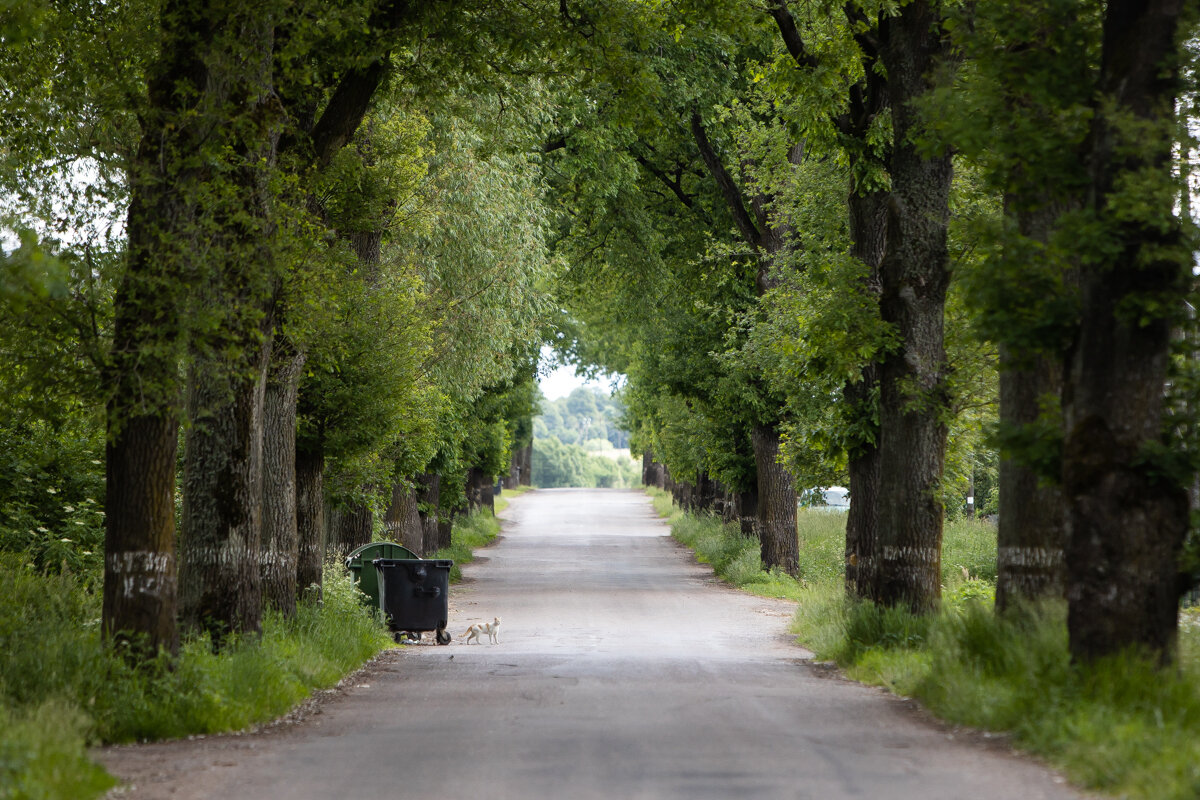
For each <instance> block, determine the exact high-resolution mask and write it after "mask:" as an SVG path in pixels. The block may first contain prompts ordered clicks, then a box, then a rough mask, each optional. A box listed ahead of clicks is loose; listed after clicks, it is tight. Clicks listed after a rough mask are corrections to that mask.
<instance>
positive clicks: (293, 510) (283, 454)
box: [261, 336, 304, 617]
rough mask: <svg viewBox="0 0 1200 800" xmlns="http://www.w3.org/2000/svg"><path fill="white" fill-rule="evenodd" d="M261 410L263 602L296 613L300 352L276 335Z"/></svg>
mask: <svg viewBox="0 0 1200 800" xmlns="http://www.w3.org/2000/svg"><path fill="white" fill-rule="evenodd" d="M273 355H274V357H273V358H272V360H271V370H270V374H269V375H268V377H267V389H266V400H265V405H264V413H263V530H262V556H261V575H262V592H263V602H265V603H266V604H267V605H269V606H271V607H273V608H276V609H278V610H280V611H281V612H283V615H284V616H285V617H291V616H294V615H295V613H296V578H297V565H298V563H299V558H300V539H299V533H298V529H297V507H296V398H297V394H298V392H299V389H300V373H301V370H302V369H303V367H304V354H302V353H297V352H296V351H295V350H294V349H290V348H289V347H288V345H287V342H286V341H284V340H283V339H282V337H280V336H276V342H275V350H274V353H273Z"/></svg>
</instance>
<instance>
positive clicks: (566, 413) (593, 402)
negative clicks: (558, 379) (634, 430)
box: [533, 386, 629, 449]
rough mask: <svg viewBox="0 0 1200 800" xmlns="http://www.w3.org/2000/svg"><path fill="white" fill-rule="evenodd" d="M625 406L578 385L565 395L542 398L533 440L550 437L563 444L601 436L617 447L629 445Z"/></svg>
mask: <svg viewBox="0 0 1200 800" xmlns="http://www.w3.org/2000/svg"><path fill="white" fill-rule="evenodd" d="M624 415H625V405H624V404H623V403H622V402H621V401H620V400H619V399H617V398H616V397H615V396H613V395H612V394H611V393H606V392H603V391H601V390H599V389H595V388H592V387H587V386H580V387H579V388H577V389H575V390H573V391H572V392H571V394H569V395H567V396H566V397H560V398H558V399H557V400H547V399H544V398H543V400H542V404H541V413H540V414H539V415H538V416H536V417H534V419H533V436H534V439H546V438H549V437H551V436H553V437H554V438H556V439H558V440H559V441H560V442H562V443H563V444H578V445H584V446H585V449H596V448H594V447H592V448H588V447H586V443H587V442H588V441H589V440H596V439H604V440H607V441H608V442H609V443H610V444H611V446H612V447H615V448H617V449H621V448H627V447H629V432H628V431H626V430H625V428H624V424H625V423H624Z"/></svg>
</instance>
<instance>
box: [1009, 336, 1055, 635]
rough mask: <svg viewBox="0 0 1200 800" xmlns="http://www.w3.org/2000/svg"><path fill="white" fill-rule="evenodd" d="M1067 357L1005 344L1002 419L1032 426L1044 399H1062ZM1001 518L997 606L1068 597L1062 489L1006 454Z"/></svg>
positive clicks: (1010, 422)
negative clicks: (1014, 351) (1016, 350)
mask: <svg viewBox="0 0 1200 800" xmlns="http://www.w3.org/2000/svg"><path fill="white" fill-rule="evenodd" d="M1061 393H1062V362H1061V360H1059V359H1057V358H1052V357H1050V356H1047V355H1031V354H1027V355H1026V356H1025V357H1024V358H1021V359H1016V358H1014V357H1013V356H1012V355H1011V353H1010V351H1009V348H1007V347H1001V349H1000V423H1001V424H1002V425H1005V426H1018V425H1031V424H1034V423H1036V422H1037V420H1038V417H1039V416H1040V414H1041V410H1042V408H1041V403H1042V400H1043V399H1044V398H1051V399H1052V401H1053V402H1054V403H1055V404H1059V403H1061ZM999 490H1000V523H999V529H998V531H997V557H996V569H997V577H996V608H997V610H1000V611H1003V610H1005V609H1006V608H1009V607H1010V606H1012V605H1013V604H1014V603H1015V602H1017V601H1019V600H1037V599H1040V598H1044V597H1062V596H1063V595H1064V589H1065V578H1066V572H1065V570H1066V564H1065V563H1064V561H1063V551H1064V548H1065V544H1066V536H1065V534H1066V530H1065V527H1064V524H1063V523H1064V513H1063V496H1062V490H1061V488H1060V487H1059V486H1058V485H1057V484H1055V483H1051V482H1048V481H1046V480H1043V479H1041V478H1039V476H1038V475H1037V473H1036V472H1035V471H1034V470H1033V469H1032V468H1031V467H1029V466H1028V465H1026V464H1023V463H1021V462H1020V461H1017V460H1015V459H1013V458H1011V457H1007V456H1003V455H1002V456H1001V459H1000V475H999Z"/></svg>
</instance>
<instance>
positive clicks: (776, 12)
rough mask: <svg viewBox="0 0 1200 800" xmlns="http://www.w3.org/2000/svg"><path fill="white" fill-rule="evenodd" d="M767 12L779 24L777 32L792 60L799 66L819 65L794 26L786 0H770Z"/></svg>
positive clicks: (811, 67)
mask: <svg viewBox="0 0 1200 800" xmlns="http://www.w3.org/2000/svg"><path fill="white" fill-rule="evenodd" d="M767 12H768V13H770V15H771V16H772V17H773V18H774V19H775V24H776V25H778V26H779V33H780V35H782V36H783V43H784V45H785V46H786V47H787V49H788V52H789V53H791V55H792V60H794V61H795V62H796V64H798V65H799V66H801V67H808V68H809V69H816V68H817V67H819V66H820V65H821V62H820V61H819V60H817V58H816V57H814V56H813V55H812V54H811V53H809V52H808V48H807V47H805V46H804V39H803V38H802V37H801V36H800V31H799V29H798V28H797V27H796V20H795V19H793V18H792V12H791V11H788V7H787V0H772V2H771V5H770V6H769V7H768V8H767Z"/></svg>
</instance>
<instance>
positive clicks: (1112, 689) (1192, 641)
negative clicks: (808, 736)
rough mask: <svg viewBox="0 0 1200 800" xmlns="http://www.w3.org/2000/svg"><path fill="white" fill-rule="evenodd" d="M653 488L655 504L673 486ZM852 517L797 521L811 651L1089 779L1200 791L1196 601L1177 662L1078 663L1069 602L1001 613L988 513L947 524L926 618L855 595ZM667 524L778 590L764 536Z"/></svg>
mask: <svg viewBox="0 0 1200 800" xmlns="http://www.w3.org/2000/svg"><path fill="white" fill-rule="evenodd" d="M651 495H652V496H654V498H655V504H656V508H658V509H659V513H660V514H661V513H662V510H663V507H662V502H661V501H662V496H665V498H666V500H667V502H668V503H669V500H670V498H669V496H667V495H665V493H657V492H651ZM660 495H661V496H660ZM831 520H834V521H833V522H831ZM844 522H845V518H844V517H841V516H839V515H831V514H822V513H821V512H803V511H802V512H801V513H800V515H799V518H798V528H799V535H800V541H801V544H800V562H801V563H800V581H798V582H796V583H797V584H798V589H797V590H796V594H795V599H797V600H799V606H798V608H797V611H796V616H795V619H794V621H793V626H792V630H793V631H794V632H796V633H797V634H798V635H799V638H800V640H801V641H802V642H804V644H805V646H806V647H808V648H809V649H810V650H812V651H813V653H814V656H815V658H817V659H818V660H823V661H834V662H836V663H837V664H838V665H839V666H840V667H841V668H842V669H843V670H844V672H845V674H846V675H847V676H848V677H850V678H853V679H855V680H859V681H863V682H865V683H871V684H875V685H881V686H885V687H887V688H889V689H890V690H891V691H893V692H895V693H897V694H900V695H904V696H910V697H913V698H915V699H917V700H919V701H920V702H921V703H922V704H923V705H925V706H926V707H927V708H929V709H930V710H931V711H933V712H934V713H935V714H937V715H938V716H939V717H941V718H943V719H945V720H947V721H949V722H951V723H955V724H961V725H967V726H971V727H974V728H981V729H983V730H987V731H992V732H996V733H998V734H1002V735H1004V736H1006V737H1008V738H1009V740H1010V741H1011V742H1012V743H1013V744H1014V745H1015V746H1017V747H1019V748H1021V749H1023V750H1026V751H1028V752H1030V753H1033V754H1035V755H1037V756H1039V757H1041V758H1043V759H1044V760H1045V761H1046V762H1047V763H1049V764H1050V765H1052V766H1054V767H1056V768H1057V769H1060V770H1061V771H1062V772H1063V773H1064V774H1065V775H1066V776H1067V777H1068V778H1069V779H1070V780H1071V781H1072V782H1074V783H1076V784H1078V785H1080V786H1083V787H1086V788H1088V789H1090V790H1096V791H1100V792H1103V793H1106V794H1110V795H1113V796H1116V797H1122V798H1130V800H1194V798H1196V797H1200V609H1193V610H1185V611H1184V612H1183V615H1182V618H1181V624H1180V646H1179V663H1178V666H1177V667H1176V668H1174V669H1171V670H1165V671H1164V670H1160V669H1158V668H1157V667H1156V666H1155V664H1153V663H1152V662H1150V661H1148V660H1146V659H1145V658H1142V657H1140V656H1139V655H1138V654H1136V653H1129V654H1125V655H1122V656H1119V657H1115V658H1111V659H1106V660H1104V661H1102V662H1099V663H1097V664H1092V665H1088V666H1086V667H1083V666H1079V665H1074V664H1072V663H1071V659H1070V654H1069V652H1068V648H1067V635H1066V609H1065V606H1064V604H1063V603H1047V604H1043V605H1039V606H1036V607H1029V608H1020V609H1015V610H1013V611H1012V612H1011V613H1008V614H1005V615H1004V616H1003V617H998V616H997V615H996V614H995V613H994V600H995V583H994V581H995V576H996V563H995V548H996V544H995V531H994V529H992V528H991V527H990V526H989V525H988V524H987V523H985V522H975V521H969V520H961V521H956V522H950V523H947V525H946V529H945V536H944V544H943V559H942V566H943V569H942V578H943V592H942V597H943V602H942V607H941V609H940V610H939V612H938V613H936V614H932V615H929V616H924V617H919V616H915V615H913V614H911V613H909V612H907V611H906V610H902V609H888V608H881V607H879V606H875V605H874V604H872V603H866V602H857V601H850V600H847V598H846V597H845V593H844V590H843V587H842V566H841V565H842V559H843V547H844V540H843V538H844V528H843V527H842V526H843V525H844ZM671 523H672V532H673V534H674V535H676V537H677V538H679V539H680V541H683V542H684V543H685V544H688V545H689V546H691V547H694V548H695V549H696V552H697V557H698V558H700V560H702V561H705V562H707V563H710V564H713V565H714V569H715V570H716V571H717V574H718V575H719V576H721V577H722V578H724V579H726V580H728V581H729V582H730V583H732V584H734V585H736V586H741V587H742V588H746V589H749V590H751V591H756V592H757V593H760V594H770V595H772V596H779V593H777V592H775V591H769V590H768V591H762V588H763V587H764V586H770V587H771V588H774V586H775V584H774V583H773V582H771V581H770V580H769V578H770V576H766V573H762V572H761V569H759V571H758V572H755V571H754V570H753V569H751V567H753V566H755V563H754V559H753V558H751V556H750V555H748V554H747V553H748V552H749V553H755V552H756V550H757V545H756V544H755V543H753V542H747V541H746V540H744V539H742V537H741V535H740V532H738V531H737V529H736V528H733V527H732V526H728V527H727V526H722V525H721V524H720V522H719V521H716V520H713V519H702V518H701V519H697V518H694V517H689V516H687V515H683V514H680V513H678V512H674V513H673V515H672V516H671ZM693 543H694V544H693ZM731 554H732V555H731ZM783 578H786V579H787V580H792V579H791V578H790V577H788V576H783ZM787 596H792V595H791V594H788V595H787Z"/></svg>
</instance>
